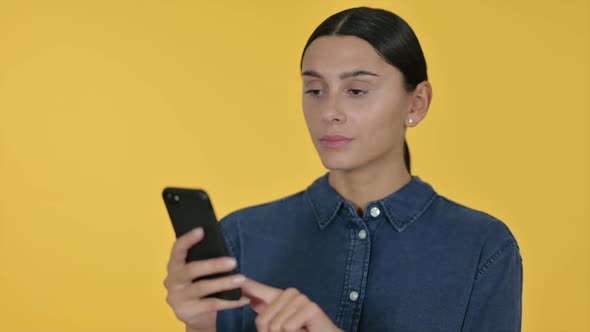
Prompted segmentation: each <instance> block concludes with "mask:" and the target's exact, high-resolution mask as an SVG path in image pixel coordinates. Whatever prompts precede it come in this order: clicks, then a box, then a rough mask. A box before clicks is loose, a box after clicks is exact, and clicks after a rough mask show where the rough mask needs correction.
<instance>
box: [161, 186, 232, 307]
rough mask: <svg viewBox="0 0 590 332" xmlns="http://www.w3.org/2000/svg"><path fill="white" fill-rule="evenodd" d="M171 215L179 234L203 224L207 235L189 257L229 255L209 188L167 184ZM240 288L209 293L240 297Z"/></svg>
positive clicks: (164, 195) (222, 297) (167, 206)
mask: <svg viewBox="0 0 590 332" xmlns="http://www.w3.org/2000/svg"><path fill="white" fill-rule="evenodd" d="M162 197H163V198H164V203H165V204H166V209H167V210H168V215H169V216H170V220H171V221H172V226H173V228H174V232H175V233H176V237H177V238H178V237H180V236H182V235H183V234H185V233H187V232H189V231H190V230H192V229H194V228H196V227H202V228H203V230H204V233H205V237H204V238H203V240H201V242H199V243H197V244H196V245H194V246H193V247H192V248H190V249H189V251H188V254H187V257H186V261H187V262H192V261H195V260H202V259H209V258H216V257H222V256H229V250H228V249H227V246H226V244H225V240H224V238H223V233H222V231H221V228H220V226H219V224H218V222H217V217H216V216H215V211H214V210H213V205H212V204H211V200H210V199H209V195H207V192H205V191H204V190H201V189H189V188H173V187H168V188H165V189H164V191H163V192H162ZM231 274H232V272H224V273H217V274H212V275H208V276H205V277H202V278H197V279H195V280H193V282H195V281H197V280H201V279H214V278H219V277H224V276H227V275H231ZM241 293H242V292H241V290H240V289H239V288H238V289H234V290H229V291H223V292H219V293H215V294H211V295H209V297H217V298H220V299H224V300H238V299H239V298H240V297H241V296H242V294H241Z"/></svg>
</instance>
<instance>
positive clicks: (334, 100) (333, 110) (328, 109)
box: [322, 94, 346, 123]
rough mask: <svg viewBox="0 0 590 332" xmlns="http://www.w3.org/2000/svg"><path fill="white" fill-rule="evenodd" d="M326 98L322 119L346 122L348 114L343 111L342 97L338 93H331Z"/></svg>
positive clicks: (329, 121)
mask: <svg viewBox="0 0 590 332" xmlns="http://www.w3.org/2000/svg"><path fill="white" fill-rule="evenodd" d="M326 99H327V100H326V103H325V105H324V107H323V110H322V119H323V120H324V121H325V122H327V123H334V122H338V123H339V122H344V121H345V120H346V114H345V113H344V111H343V108H342V106H343V105H342V101H341V100H340V98H338V96H337V95H336V94H331V95H329V96H328V98H326Z"/></svg>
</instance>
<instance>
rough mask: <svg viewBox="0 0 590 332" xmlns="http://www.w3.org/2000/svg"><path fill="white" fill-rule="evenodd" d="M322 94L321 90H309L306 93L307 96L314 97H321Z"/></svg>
mask: <svg viewBox="0 0 590 332" xmlns="http://www.w3.org/2000/svg"><path fill="white" fill-rule="evenodd" d="M321 92H322V91H321V90H307V91H305V93H306V94H308V95H312V96H319V95H320V93H321Z"/></svg>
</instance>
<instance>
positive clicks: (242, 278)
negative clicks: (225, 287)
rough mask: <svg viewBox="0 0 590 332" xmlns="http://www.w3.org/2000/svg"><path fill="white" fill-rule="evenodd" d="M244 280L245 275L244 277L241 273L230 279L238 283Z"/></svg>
mask: <svg viewBox="0 0 590 332" xmlns="http://www.w3.org/2000/svg"><path fill="white" fill-rule="evenodd" d="M244 280H246V277H244V276H243V275H237V276H235V277H234V278H233V279H232V282H233V283H234V284H239V283H242V282H244Z"/></svg>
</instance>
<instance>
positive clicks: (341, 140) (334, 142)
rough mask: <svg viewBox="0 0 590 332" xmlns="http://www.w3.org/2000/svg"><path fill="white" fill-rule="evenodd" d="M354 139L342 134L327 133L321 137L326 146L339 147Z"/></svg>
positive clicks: (321, 141) (323, 144)
mask: <svg viewBox="0 0 590 332" xmlns="http://www.w3.org/2000/svg"><path fill="white" fill-rule="evenodd" d="M351 141H352V138H348V137H345V136H340V135H329V136H328V135H326V136H322V137H321V138H320V143H321V144H322V146H324V147H326V148H339V147H343V146H345V145H348V143H350V142H351Z"/></svg>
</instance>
